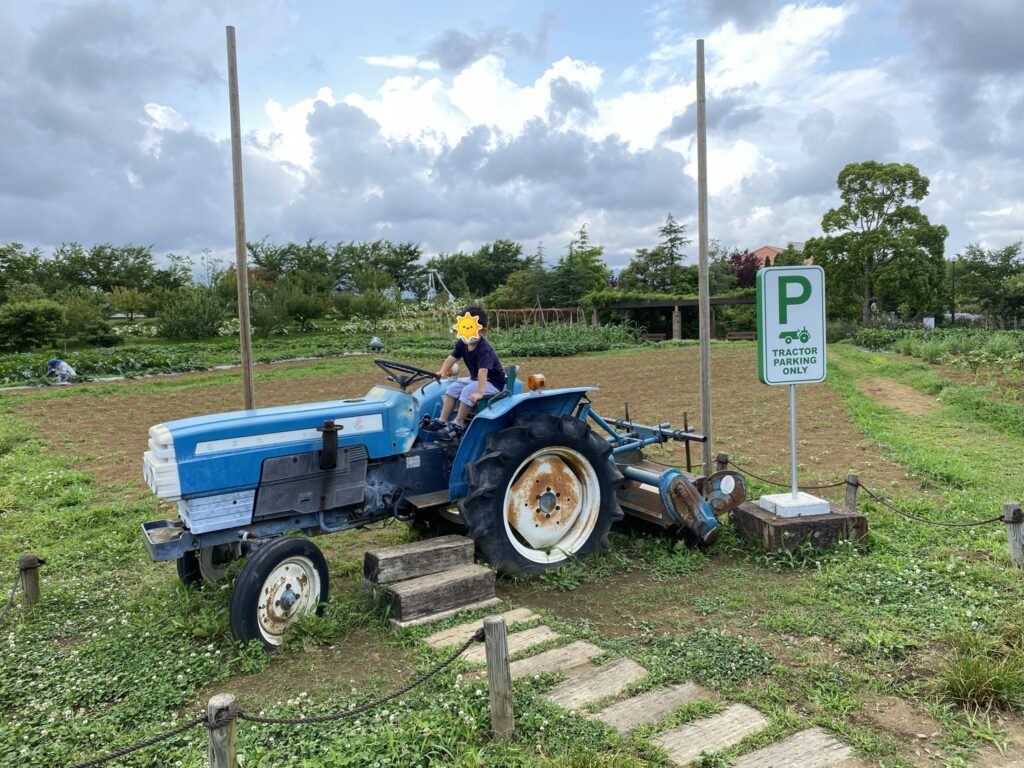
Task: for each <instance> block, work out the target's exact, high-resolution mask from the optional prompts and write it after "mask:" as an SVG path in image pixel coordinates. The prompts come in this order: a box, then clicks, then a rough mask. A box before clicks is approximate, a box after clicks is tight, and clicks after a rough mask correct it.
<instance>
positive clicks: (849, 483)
mask: <svg viewBox="0 0 1024 768" xmlns="http://www.w3.org/2000/svg"><path fill="white" fill-rule="evenodd" d="M859 489H860V478H858V477H857V475H855V474H854V473H853V472H850V473H849V474H848V475H847V476H846V508H847V509H848V510H850V511H851V512H856V511H857V491H858V490H859Z"/></svg>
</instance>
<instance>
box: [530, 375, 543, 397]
mask: <svg viewBox="0 0 1024 768" xmlns="http://www.w3.org/2000/svg"><path fill="white" fill-rule="evenodd" d="M526 386H528V387H529V388H530V391H532V392H536V391H537V390H538V389H544V374H543V373H531V374H530V378H528V379H527V380H526Z"/></svg>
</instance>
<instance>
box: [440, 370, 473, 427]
mask: <svg viewBox="0 0 1024 768" xmlns="http://www.w3.org/2000/svg"><path fill="white" fill-rule="evenodd" d="M469 384H470V379H469V377H468V376H463V377H462V378H461V379H456V380H455V381H453V382H452V383H451V384H449V385H448V389H446V390H445V392H444V403H443V404H442V406H441V421H448V419H449V417H450V416H451V415H452V411H454V410H455V403H457V402H458V401H459V398H460V396H461V395H462V393H463V392H464V391H465V390H466V388H467V387H468V386H469Z"/></svg>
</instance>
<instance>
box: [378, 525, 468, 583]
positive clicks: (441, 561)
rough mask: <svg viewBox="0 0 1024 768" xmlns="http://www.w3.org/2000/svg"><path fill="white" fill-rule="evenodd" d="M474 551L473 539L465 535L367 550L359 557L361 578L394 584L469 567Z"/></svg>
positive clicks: (439, 537) (440, 537)
mask: <svg viewBox="0 0 1024 768" xmlns="http://www.w3.org/2000/svg"><path fill="white" fill-rule="evenodd" d="M474 550H475V545H474V544H473V540H472V539H467V538H466V537H465V536H438V537H437V538H435V539H425V540H423V541H414V542H411V543H409V544H399V545H398V546H394V547H383V548H381V549H371V550H370V551H369V552H367V553H366V554H365V555H364V556H363V576H364V577H365V578H366V579H368V580H369V581H370V582H372V583H373V584H376V585H385V584H394V583H395V582H397V581H405V580H407V579H415V578H418V577H420V576H427V575H429V574H431V573H440V572H441V571H447V570H449V569H451V568H458V567H459V566H461V565H472V564H473V552H474Z"/></svg>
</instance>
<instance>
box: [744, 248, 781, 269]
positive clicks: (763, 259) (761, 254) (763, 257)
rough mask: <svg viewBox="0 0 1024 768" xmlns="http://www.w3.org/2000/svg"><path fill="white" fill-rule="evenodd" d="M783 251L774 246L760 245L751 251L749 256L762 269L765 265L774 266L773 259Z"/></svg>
mask: <svg viewBox="0 0 1024 768" xmlns="http://www.w3.org/2000/svg"><path fill="white" fill-rule="evenodd" d="M784 250H785V249H784V248H778V247H776V246H774V245H762V246H761V247H760V248H757V249H756V250H753V251H751V252H750V255H751V256H754V257H755V258H756V259H757V261H758V263H760V265H761V266H762V267H763V266H765V265H767V266H774V265H775V257H776V256H778V255H779V254H780V253H782V252H783V251H784Z"/></svg>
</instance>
